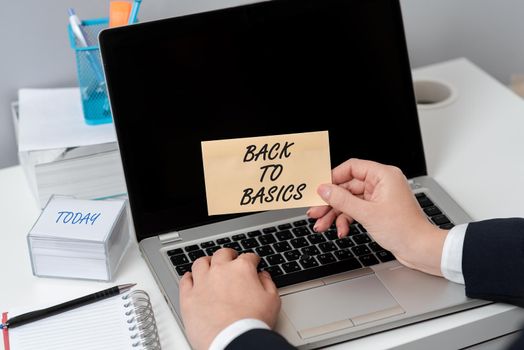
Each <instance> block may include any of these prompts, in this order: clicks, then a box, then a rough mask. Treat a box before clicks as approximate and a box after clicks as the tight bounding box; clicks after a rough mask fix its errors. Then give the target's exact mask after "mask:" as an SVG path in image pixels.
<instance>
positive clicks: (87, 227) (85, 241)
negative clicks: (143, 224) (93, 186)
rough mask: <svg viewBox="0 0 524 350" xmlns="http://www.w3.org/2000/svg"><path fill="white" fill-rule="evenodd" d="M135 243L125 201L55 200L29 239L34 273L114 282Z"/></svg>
mask: <svg viewBox="0 0 524 350" xmlns="http://www.w3.org/2000/svg"><path fill="white" fill-rule="evenodd" d="M129 241H130V235H129V226H128V220H127V212H126V201H125V200H106V201H94V200H86V199H76V198H72V197H63V196H58V197H57V196H53V197H51V199H50V200H49V202H48V204H47V205H46V206H45V208H44V210H43V211H42V213H41V214H40V217H39V218H38V220H37V222H36V223H35V224H34V226H33V227H32V228H31V231H30V232H29V234H28V236H27V242H28V245H29V253H30V256H31V263H32V268H33V274H34V275H35V276H40V277H64V278H81V279H92V280H103V281H110V280H112V279H113V278H114V276H115V273H116V270H117V268H118V265H119V264H120V262H121V260H122V257H123V255H124V252H125V250H126V248H127V246H128V243H129Z"/></svg>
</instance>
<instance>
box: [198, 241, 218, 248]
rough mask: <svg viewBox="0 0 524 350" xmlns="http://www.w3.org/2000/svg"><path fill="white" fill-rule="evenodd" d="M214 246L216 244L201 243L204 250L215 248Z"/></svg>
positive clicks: (210, 242)
mask: <svg viewBox="0 0 524 350" xmlns="http://www.w3.org/2000/svg"><path fill="white" fill-rule="evenodd" d="M214 245H215V242H213V241H209V242H203V243H200V247H201V248H203V249H205V248H209V247H213V246H214Z"/></svg>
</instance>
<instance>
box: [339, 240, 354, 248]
mask: <svg viewBox="0 0 524 350" xmlns="http://www.w3.org/2000/svg"><path fill="white" fill-rule="evenodd" d="M335 243H336V244H337V245H338V247H339V248H341V249H344V248H349V247H353V246H354V245H355V243H353V241H352V240H351V239H349V238H341V239H337V240H336V241H335Z"/></svg>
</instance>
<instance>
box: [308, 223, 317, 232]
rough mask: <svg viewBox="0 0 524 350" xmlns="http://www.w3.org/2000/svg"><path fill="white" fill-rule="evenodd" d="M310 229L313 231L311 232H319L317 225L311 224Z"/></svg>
mask: <svg viewBox="0 0 524 350" xmlns="http://www.w3.org/2000/svg"><path fill="white" fill-rule="evenodd" d="M308 227H309V229H310V230H311V232H317V231H315V224H309V226H308Z"/></svg>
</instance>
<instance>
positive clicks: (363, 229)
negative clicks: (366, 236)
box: [357, 224, 368, 233]
mask: <svg viewBox="0 0 524 350" xmlns="http://www.w3.org/2000/svg"><path fill="white" fill-rule="evenodd" d="M357 227H358V230H359V231H360V232H362V233H365V232H368V230H366V228H365V227H364V226H362V224H357Z"/></svg>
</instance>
